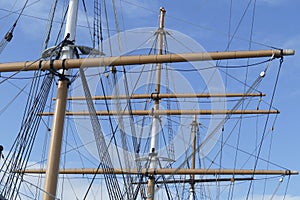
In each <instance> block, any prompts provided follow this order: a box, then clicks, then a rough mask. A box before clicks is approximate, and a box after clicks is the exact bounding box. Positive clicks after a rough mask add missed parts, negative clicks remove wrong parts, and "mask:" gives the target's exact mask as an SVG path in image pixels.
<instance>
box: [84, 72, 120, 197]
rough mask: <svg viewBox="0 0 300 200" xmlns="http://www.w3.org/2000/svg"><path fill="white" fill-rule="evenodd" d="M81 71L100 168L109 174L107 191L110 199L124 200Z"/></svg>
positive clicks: (105, 174) (105, 175)
mask: <svg viewBox="0 0 300 200" xmlns="http://www.w3.org/2000/svg"><path fill="white" fill-rule="evenodd" d="M79 71H80V77H81V80H82V85H83V89H84V93H85V96H86V102H87V106H88V110H89V113H90V120H91V124H92V127H93V132H94V137H95V141H96V144H97V150H98V154H99V160H100V164H99V166H101V168H102V169H103V170H104V171H105V172H107V173H104V178H105V183H106V187H107V190H108V193H109V197H110V199H123V197H122V193H121V190H120V186H119V183H118V180H117V177H116V175H115V174H114V173H113V171H114V169H113V164H112V161H111V158H110V155H109V152H108V146H107V144H106V142H105V138H104V135H103V132H102V130H101V126H100V123H99V121H98V118H97V116H96V110H95V107H94V104H93V101H92V96H91V93H90V90H89V88H88V84H87V80H86V78H85V75H84V71H83V69H82V68H80V69H79ZM90 186H91V185H90ZM86 194H87V193H86Z"/></svg>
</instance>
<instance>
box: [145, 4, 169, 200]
mask: <svg viewBox="0 0 300 200" xmlns="http://www.w3.org/2000/svg"><path fill="white" fill-rule="evenodd" d="M165 14H166V10H165V9H164V8H163V7H161V8H160V20H159V29H158V30H157V32H156V33H157V34H158V52H157V55H162V52H163V39H164V38H163V37H164V18H165ZM161 65H162V64H161V63H158V64H157V65H156V86H155V94H159V93H160V83H161ZM153 110H154V111H157V110H159V99H155V101H154V107H153ZM159 120H160V119H159V115H158V114H154V115H153V120H152V130H151V144H150V153H149V155H150V156H149V157H150V166H149V169H156V168H157V159H158V157H157V151H156V148H157V143H158V132H159V124H160V123H159ZM154 193H155V177H154V175H152V176H149V178H148V190H147V200H154V195H155V194H154Z"/></svg>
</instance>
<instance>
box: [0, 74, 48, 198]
mask: <svg viewBox="0 0 300 200" xmlns="http://www.w3.org/2000/svg"><path fill="white" fill-rule="evenodd" d="M36 73H40V71H38V72H36ZM52 81H53V76H52V75H51V74H49V75H48V76H46V77H44V79H43V81H42V83H40V77H39V76H37V78H35V79H34V80H33V82H32V85H31V89H30V95H29V96H28V99H27V104H26V107H25V112H24V116H23V120H22V125H21V128H20V131H19V133H18V136H17V138H16V140H15V141H14V145H13V146H12V148H11V150H10V151H9V152H10V153H9V155H8V156H7V158H6V159H5V161H4V163H5V164H4V165H2V167H1V171H3V172H4V175H3V176H2V178H1V181H0V182H1V185H3V189H2V191H1V195H2V196H3V197H4V198H6V199H15V198H16V197H17V195H18V193H19V189H20V186H21V183H22V182H23V175H24V174H20V173H11V172H12V171H17V170H22V169H25V168H26V166H27V163H28V160H29V157H30V155H31V151H32V148H33V144H34V141H35V138H36V135H37V131H38V127H39V124H40V122H41V118H42V117H41V116H39V115H38V113H40V112H43V110H44V108H45V105H46V102H47V97H48V94H49V91H50V88H51V84H52ZM39 86H40V89H39V90H38V87H39Z"/></svg>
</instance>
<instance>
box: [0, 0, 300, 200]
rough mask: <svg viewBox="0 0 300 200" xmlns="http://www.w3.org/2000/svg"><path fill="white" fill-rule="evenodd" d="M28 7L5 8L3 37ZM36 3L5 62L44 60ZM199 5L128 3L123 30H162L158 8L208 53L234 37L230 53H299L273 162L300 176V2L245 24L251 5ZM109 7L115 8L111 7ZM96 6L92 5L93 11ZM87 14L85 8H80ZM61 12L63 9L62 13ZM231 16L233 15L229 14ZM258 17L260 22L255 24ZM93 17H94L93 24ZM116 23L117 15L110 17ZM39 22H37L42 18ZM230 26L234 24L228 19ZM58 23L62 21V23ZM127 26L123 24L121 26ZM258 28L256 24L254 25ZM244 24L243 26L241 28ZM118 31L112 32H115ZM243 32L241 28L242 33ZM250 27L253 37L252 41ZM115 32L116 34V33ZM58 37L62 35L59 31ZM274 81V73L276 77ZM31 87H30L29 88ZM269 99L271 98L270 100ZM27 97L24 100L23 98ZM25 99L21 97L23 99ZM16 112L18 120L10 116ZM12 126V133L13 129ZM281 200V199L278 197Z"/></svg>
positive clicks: (0, 14) (288, 75) (8, 136)
mask: <svg viewBox="0 0 300 200" xmlns="http://www.w3.org/2000/svg"><path fill="white" fill-rule="evenodd" d="M24 2H25V1H6V0H5V1H1V2H0V36H1V35H4V34H5V33H6V31H7V30H8V28H9V27H10V26H11V25H12V24H13V22H14V20H15V19H16V17H17V15H16V14H10V15H9V16H7V15H8V14H9V12H8V11H15V10H18V9H19V8H20V7H21V5H22V4H23V3H24ZM29 2H34V4H33V5H32V6H30V7H29V8H27V9H25V11H24V14H26V16H23V17H22V18H21V19H20V20H19V22H18V25H17V27H16V29H15V33H14V38H13V40H12V41H11V43H9V44H8V46H7V47H6V49H5V50H4V51H3V53H2V54H1V55H0V62H8V61H22V60H35V59H37V58H38V57H40V52H41V49H42V46H43V44H42V41H43V38H44V35H45V27H46V25H47V21H46V20H45V19H47V17H48V10H49V5H50V3H49V2H48V1H36V2H35V1H29ZM230 2H231V1H229V0H228V1H225V0H215V1H211V0H198V1H185V2H183V1H179V0H173V1H166V0H165V1H162V0H160V1H158V0H154V1H151V2H150V1H137V0H134V1H130V0H125V1H121V3H118V4H117V8H118V9H119V10H122V11H123V12H122V13H123V15H119V16H118V17H119V19H120V29H121V31H123V30H128V29H135V28H142V27H156V26H157V25H158V13H159V7H160V6H164V7H165V9H166V10H167V14H166V22H165V26H166V28H168V29H172V30H176V31H180V32H181V33H183V34H186V35H188V36H189V37H191V38H193V39H194V40H196V41H197V42H198V43H199V44H201V45H202V46H203V47H204V49H205V50H207V51H223V50H225V49H226V48H227V44H228V37H229V36H228V35H229V34H230V35H233V34H234V39H233V40H232V43H231V45H230V47H229V49H230V50H247V49H249V41H250V36H251V37H252V39H251V40H252V41H253V42H252V43H251V49H269V48H270V46H273V47H278V48H291V49H295V50H296V55H295V56H293V57H286V58H285V59H284V65H283V68H282V71H281V74H280V79H279V85H278V88H277V91H276V98H275V100H274V105H275V107H276V108H278V109H279V110H280V111H281V114H280V115H279V117H278V119H277V123H276V127H275V128H276V135H275V136H274V137H273V147H272V151H273V152H272V159H271V160H272V161H273V162H275V163H277V164H279V165H281V166H284V167H287V168H289V169H292V170H297V171H300V160H299V156H298V152H300V145H299V141H300V136H299V133H298V132H299V128H298V124H299V115H298V113H299V112H300V106H299V98H300V89H299V86H300V79H299V75H300V70H299V68H298V66H299V63H300V57H299V56H298V52H300V28H299V26H298V24H299V23H298V20H299V19H300V13H299V7H300V1H295V0H257V1H256V7H255V10H253V3H254V1H252V2H251V5H250V7H249V9H248V10H247V12H245V16H244V17H243V19H242V20H241V18H242V16H243V14H244V11H245V9H246V7H247V5H248V2H249V1H246V0H244V1H240V0H235V1H234V0H233V1H232V7H231V9H230ZM108 4H110V3H108ZM89 6H91V5H88V7H89ZM80 7H81V8H82V5H80ZM59 9H61V8H59ZM230 10H231V12H230ZM253 12H255V17H254V18H252V15H253ZM91 16H92V13H90V17H89V18H92V17H91ZM110 16H111V17H113V15H110ZM37 17H38V18H37ZM230 18H231V21H230V22H229V19H230ZM57 20H59V19H58V18H57ZM122 20H123V21H122ZM252 22H253V24H252ZM78 23H79V24H80V25H84V24H86V22H85V16H84V14H83V12H82V11H81V13H80V18H79V20H78ZM238 24H239V26H238ZM112 27H113V26H112ZM237 27H239V28H237ZM251 27H253V33H252V35H251ZM111 30H112V32H114V30H115V29H114V28H111ZM54 31H57V29H54ZM86 34H87V33H86V28H85V27H81V28H80V29H79V32H78V34H77V36H82V35H86ZM86 38H89V37H85V39H83V37H77V42H78V43H80V44H88V43H89V42H90V40H89V39H86ZM272 74H273V75H275V72H274V71H273V72H272ZM15 84H16V85H12V84H11V83H5V84H3V85H1V87H0V93H1V95H0V96H1V102H0V109H2V108H3V107H4V106H5V105H6V104H7V103H8V102H9V101H10V100H11V99H12V98H13V97H14V96H16V95H17V94H18V92H19V91H20V90H19V89H17V88H16V87H19V88H22V87H23V85H24V82H22V81H17V82H16V83H15ZM25 84H26V83H25ZM269 95H270V94H269ZM24 96H26V94H25V95H23V97H24ZM20 97H22V95H20ZM24 101H25V99H24V98H17V100H16V101H15V102H14V103H13V104H12V106H11V107H9V108H8V110H7V112H6V113H4V114H1V115H0V121H1V122H0V125H1V126H2V127H3V129H2V131H1V132H0V135H1V138H2V139H3V142H2V141H1V143H2V144H10V143H11V142H12V140H13V135H14V134H13V133H15V132H16V131H17V129H18V126H16V125H15V124H16V122H17V121H20V117H19V116H21V114H18V115H17V113H22V107H21V104H22V102H24ZM9 112H11V113H12V112H14V113H16V114H7V113H9ZM11 126H13V127H11ZM299 187H300V177H299V176H296V177H292V179H291V182H290V185H289V190H288V194H289V195H290V196H289V198H287V199H293V198H292V196H298V197H295V199H297V198H298V199H299V198H300V192H299ZM278 199H282V198H280V197H278Z"/></svg>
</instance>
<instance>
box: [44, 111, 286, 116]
mask: <svg viewBox="0 0 300 200" xmlns="http://www.w3.org/2000/svg"><path fill="white" fill-rule="evenodd" d="M279 113H280V112H279V110H156V111H154V110H132V111H130V112H129V111H128V110H125V111H116V110H112V111H109V112H108V111H106V110H103V111H96V115H100V116H109V115H151V116H152V115H227V114H230V115H233V114H245V115H247V114H279ZM39 115H43V116H48V115H53V112H43V113H40V114H39ZM66 115H76V116H85V115H90V113H89V112H88V111H67V112H66Z"/></svg>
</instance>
